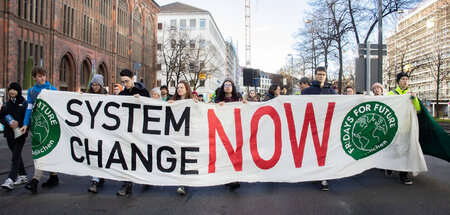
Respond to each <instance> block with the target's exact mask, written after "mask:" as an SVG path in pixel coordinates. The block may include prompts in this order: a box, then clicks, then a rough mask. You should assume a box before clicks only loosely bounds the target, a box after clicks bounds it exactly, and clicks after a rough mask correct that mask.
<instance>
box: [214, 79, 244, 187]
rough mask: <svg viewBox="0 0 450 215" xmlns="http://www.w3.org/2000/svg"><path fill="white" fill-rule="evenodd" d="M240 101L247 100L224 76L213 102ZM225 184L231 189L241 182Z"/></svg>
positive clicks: (221, 104) (238, 185)
mask: <svg viewBox="0 0 450 215" xmlns="http://www.w3.org/2000/svg"><path fill="white" fill-rule="evenodd" d="M240 101H242V102H243V103H247V101H246V100H244V99H242V96H241V94H240V93H239V92H238V91H237V90H236V85H234V82H233V81H232V80H231V78H226V79H225V80H224V81H223V84H222V86H221V87H220V88H219V90H218V91H217V95H216V98H215V100H214V103H219V105H220V106H223V105H224V104H225V103H228V102H240ZM225 186H229V187H230V191H233V190H236V189H238V188H239V187H241V184H240V183H239V182H232V183H228V184H226V185H225Z"/></svg>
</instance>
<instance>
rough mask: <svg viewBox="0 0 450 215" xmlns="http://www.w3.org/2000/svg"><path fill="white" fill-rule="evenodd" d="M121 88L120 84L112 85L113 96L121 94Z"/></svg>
mask: <svg viewBox="0 0 450 215" xmlns="http://www.w3.org/2000/svg"><path fill="white" fill-rule="evenodd" d="M122 90H123V88H122V85H120V84H114V87H113V95H119V93H120V92H122Z"/></svg>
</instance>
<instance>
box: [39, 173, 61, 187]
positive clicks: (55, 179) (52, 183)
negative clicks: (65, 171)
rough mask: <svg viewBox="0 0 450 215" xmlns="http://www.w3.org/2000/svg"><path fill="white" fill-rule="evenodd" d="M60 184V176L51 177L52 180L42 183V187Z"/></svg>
mask: <svg viewBox="0 0 450 215" xmlns="http://www.w3.org/2000/svg"><path fill="white" fill-rule="evenodd" d="M58 184H59V178H58V175H50V178H48V180H47V181H46V182H45V183H42V187H53V186H56V185H58Z"/></svg>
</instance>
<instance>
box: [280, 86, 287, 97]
mask: <svg viewBox="0 0 450 215" xmlns="http://www.w3.org/2000/svg"><path fill="white" fill-rule="evenodd" d="M280 92H281V95H283V96H285V95H287V89H286V87H283V88H281V91H280Z"/></svg>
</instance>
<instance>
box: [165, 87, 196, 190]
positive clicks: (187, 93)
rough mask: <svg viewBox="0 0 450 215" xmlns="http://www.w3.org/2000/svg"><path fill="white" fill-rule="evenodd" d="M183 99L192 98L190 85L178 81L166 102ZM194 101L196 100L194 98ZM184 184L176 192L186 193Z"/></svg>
mask: <svg viewBox="0 0 450 215" xmlns="http://www.w3.org/2000/svg"><path fill="white" fill-rule="evenodd" d="M183 99H194V98H193V96H192V91H191V87H190V86H189V83H188V82H186V81H180V82H179V83H178V84H177V89H176V90H175V94H174V95H173V96H172V99H171V100H169V101H167V102H168V103H173V102H174V101H178V100H183ZM194 101H197V100H195V99H194ZM186 188H187V187H186V186H184V185H181V186H178V189H177V193H179V194H181V195H186Z"/></svg>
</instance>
